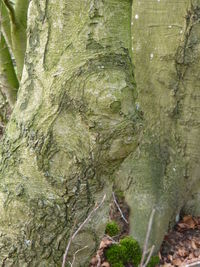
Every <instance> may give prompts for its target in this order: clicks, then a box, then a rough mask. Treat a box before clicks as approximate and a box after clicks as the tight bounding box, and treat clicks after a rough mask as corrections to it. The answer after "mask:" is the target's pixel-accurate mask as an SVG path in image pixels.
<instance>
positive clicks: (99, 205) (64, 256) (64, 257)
mask: <svg viewBox="0 0 200 267" xmlns="http://www.w3.org/2000/svg"><path fill="white" fill-rule="evenodd" d="M105 198H106V194H105V195H104V196H103V199H102V200H101V202H100V203H99V204H98V205H96V207H95V208H94V209H93V210H92V211H91V212H90V213H89V215H88V217H87V218H86V219H85V220H84V222H83V223H82V224H81V225H80V226H79V227H78V229H77V230H76V232H75V233H74V234H73V235H72V237H71V238H70V239H69V242H68V244H67V247H66V249H65V253H64V255H63V262H62V267H65V264H66V260H67V254H68V251H69V248H70V245H71V243H72V241H73V240H74V238H75V237H76V235H77V234H78V232H79V231H80V230H81V229H82V228H83V226H84V225H85V224H86V223H87V222H88V221H89V220H90V218H91V217H92V215H93V213H95V212H96V211H97V210H98V209H99V208H100V207H101V206H102V204H103V202H104V201H105Z"/></svg>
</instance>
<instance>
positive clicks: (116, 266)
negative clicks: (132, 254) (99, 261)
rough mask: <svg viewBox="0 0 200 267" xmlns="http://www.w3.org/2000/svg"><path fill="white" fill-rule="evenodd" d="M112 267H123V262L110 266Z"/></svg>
mask: <svg viewBox="0 0 200 267" xmlns="http://www.w3.org/2000/svg"><path fill="white" fill-rule="evenodd" d="M112 267H124V264H123V262H118V263H114V264H112Z"/></svg>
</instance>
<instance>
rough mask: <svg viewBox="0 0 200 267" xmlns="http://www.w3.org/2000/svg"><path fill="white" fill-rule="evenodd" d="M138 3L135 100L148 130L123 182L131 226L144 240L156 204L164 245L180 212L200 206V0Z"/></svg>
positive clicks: (157, 230) (158, 235)
mask: <svg viewBox="0 0 200 267" xmlns="http://www.w3.org/2000/svg"><path fill="white" fill-rule="evenodd" d="M132 10H133V16H132V51H133V62H134V65H135V71H134V73H135V79H136V84H137V91H138V98H137V101H136V105H137V107H138V110H141V111H142V112H143V118H144V120H143V125H144V126H143V129H144V131H143V132H142V136H141V138H140V141H139V147H138V149H137V150H136V151H135V152H133V153H132V154H131V155H129V157H128V158H127V159H126V160H125V161H124V162H123V164H122V168H120V169H119V171H118V176H119V177H118V179H117V184H118V185H119V184H121V186H120V187H121V189H122V190H123V191H124V190H125V192H126V193H125V196H126V199H127V202H128V203H129V205H130V207H131V211H132V215H131V218H130V219H131V233H132V235H134V236H135V237H136V238H137V239H138V240H140V242H142V241H143V240H144V235H145V227H146V223H147V221H148V218H149V216H150V213H151V210H152V209H153V207H155V208H156V211H157V212H156V217H155V223H154V226H153V233H152V242H153V243H154V242H156V245H157V248H158V247H159V245H160V243H161V241H162V238H163V235H164V234H165V232H166V230H167V229H168V227H169V223H170V222H171V225H173V223H174V222H175V218H176V219H178V218H179V214H180V212H188V213H189V214H191V213H192V214H196V215H197V214H199V213H200V206H199V188H200V187H199V168H200V167H199V156H200V150H199V143H200V137H199V136H200V135H199V133H200V128H199V122H200V121H199V118H200V116H199V84H200V83H199V71H200V69H199V66H200V65H199V57H200V49H199V44H200V35H199V33H200V31H199V30H200V24H199V22H200V1H186V0H185V1H163V0H161V1H145V0H144V1H133V7H132ZM125 177H126V178H125ZM125 180H126V181H127V182H125ZM120 181H121V182H120ZM195 183H196V184H195ZM193 190H195V192H193ZM190 198H191V200H188V199H190ZM155 240H156V241H155Z"/></svg>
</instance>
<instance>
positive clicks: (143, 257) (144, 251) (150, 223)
mask: <svg viewBox="0 0 200 267" xmlns="http://www.w3.org/2000/svg"><path fill="white" fill-rule="evenodd" d="M155 211H156V210H155V209H153V210H152V212H151V216H150V219H149V224H148V228H147V234H146V238H145V242H144V247H143V253H142V259H141V263H140V267H144V266H143V264H144V260H145V255H146V254H147V253H146V251H147V247H148V242H149V236H150V232H151V228H152V223H153V217H154V214H155Z"/></svg>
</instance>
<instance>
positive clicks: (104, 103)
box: [0, 0, 139, 266]
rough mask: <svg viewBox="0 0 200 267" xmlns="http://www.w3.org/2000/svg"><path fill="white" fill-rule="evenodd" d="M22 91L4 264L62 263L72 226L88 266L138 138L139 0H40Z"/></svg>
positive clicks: (6, 187)
mask: <svg viewBox="0 0 200 267" xmlns="http://www.w3.org/2000/svg"><path fill="white" fill-rule="evenodd" d="M28 14H29V15H28V29H27V35H28V42H27V51H26V56H25V65H24V70H23V77H22V81H21V87H20V90H19V92H18V99H17V103H16V105H15V108H14V111H13V113H12V117H11V120H10V122H9V124H8V126H7V130H6V134H5V136H4V138H3V141H2V146H1V155H2V156H1V187H0V188H1V218H0V228H1V238H0V239H1V250H0V259H1V264H2V265H3V266H60V264H61V262H62V255H63V253H64V250H65V246H66V245H67V242H68V238H69V236H70V231H71V230H72V228H73V225H74V224H75V229H76V227H77V226H78V225H79V224H80V223H82V222H83V220H84V219H85V218H86V216H87V214H88V213H89V211H90V210H91V209H92V208H93V207H94V205H95V203H96V202H97V201H98V200H101V198H102V196H103V195H104V193H105V192H106V193H107V202H106V203H105V205H104V208H102V209H101V210H100V211H98V214H97V216H96V217H95V218H94V219H93V220H92V222H91V223H90V225H88V227H85V228H84V229H83V230H82V231H81V232H80V233H79V235H78V236H77V238H76V240H75V241H74V243H73V246H72V250H71V254H72V253H73V251H75V250H76V248H81V247H83V246H85V242H87V245H89V248H88V249H87V250H84V251H83V253H80V255H79V258H78V257H77V266H79V265H81V266H87V264H88V261H89V259H90V256H91V254H92V253H94V251H95V249H96V247H97V245H98V240H99V237H101V235H102V234H103V233H104V229H105V224H106V222H107V221H108V215H109V203H110V198H111V192H112V184H113V173H114V171H115V170H116V168H118V166H119V165H120V164H121V162H122V161H123V160H124V158H126V157H127V156H128V155H129V154H130V153H131V152H132V151H134V150H135V148H136V146H137V133H138V132H139V123H138V116H139V114H138V113H137V111H136V109H135V105H134V98H135V96H136V89H135V83H134V77H133V68H132V62H131V58H130V51H131V1H129V0H123V1H121V2H119V1H118V0H109V1H91V0H90V1H89V0H87V1H83V0H81V1H79V4H78V5H77V2H76V1H64V0H63V1H60V0H59V1H55V0H54V1H42V2H40V3H39V2H38V1H31V3H30V7H29V11H28Z"/></svg>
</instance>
